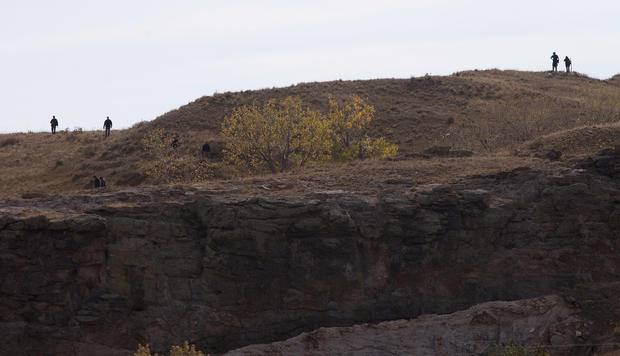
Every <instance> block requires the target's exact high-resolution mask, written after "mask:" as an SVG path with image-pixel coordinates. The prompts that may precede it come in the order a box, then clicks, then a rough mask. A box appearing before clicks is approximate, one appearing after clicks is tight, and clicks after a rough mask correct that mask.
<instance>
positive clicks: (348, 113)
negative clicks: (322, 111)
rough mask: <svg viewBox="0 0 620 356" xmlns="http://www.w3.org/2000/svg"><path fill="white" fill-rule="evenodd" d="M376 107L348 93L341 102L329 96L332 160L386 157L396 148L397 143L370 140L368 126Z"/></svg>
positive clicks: (396, 149) (394, 151) (380, 139)
mask: <svg viewBox="0 0 620 356" xmlns="http://www.w3.org/2000/svg"><path fill="white" fill-rule="evenodd" d="M374 114H375V108H374V107H373V106H372V105H368V104H366V102H365V101H364V99H362V98H361V97H359V96H357V95H351V96H350V97H349V100H347V101H345V102H344V103H343V104H342V108H341V105H339V104H338V102H337V101H336V100H334V99H333V98H332V97H331V96H330V98H329V112H328V114H327V116H328V120H329V123H330V127H331V140H332V145H331V159H332V160H335V161H351V160H353V159H356V158H357V159H364V158H368V157H382V158H384V157H387V156H391V155H393V154H395V153H396V151H398V146H397V145H395V144H391V143H389V142H387V141H386V140H385V139H383V138H379V139H375V140H373V139H371V138H370V137H369V136H368V125H369V124H370V122H371V121H372V119H373V116H374Z"/></svg>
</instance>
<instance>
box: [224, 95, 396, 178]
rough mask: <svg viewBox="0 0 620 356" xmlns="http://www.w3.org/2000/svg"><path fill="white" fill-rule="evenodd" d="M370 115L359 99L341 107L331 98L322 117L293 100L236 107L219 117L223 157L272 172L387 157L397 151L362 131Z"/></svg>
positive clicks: (370, 117)
mask: <svg viewBox="0 0 620 356" xmlns="http://www.w3.org/2000/svg"><path fill="white" fill-rule="evenodd" d="M374 112H375V109H374V107H373V106H371V105H368V104H366V103H365V102H364V100H363V99H361V98H360V97H358V96H351V97H350V98H349V100H348V101H346V102H345V103H344V104H343V106H342V108H341V107H340V105H339V104H338V103H337V102H336V101H335V100H333V99H332V98H331V97H330V99H329V112H328V113H327V114H323V113H320V112H318V111H314V110H311V109H309V108H307V107H304V106H303V104H302V101H301V99H299V98H292V97H287V98H286V99H284V100H282V101H280V102H277V101H276V100H269V101H267V102H266V103H265V104H264V105H263V106H258V105H256V104H254V105H251V106H241V107H238V108H235V109H233V111H232V112H231V113H230V114H229V115H227V116H226V117H225V118H224V122H223V124H222V134H223V136H225V137H226V149H225V154H226V156H227V157H228V159H230V160H231V161H233V162H235V163H236V164H237V165H239V166H244V167H246V168H248V169H250V170H265V169H267V170H270V171H271V172H273V173H276V172H283V171H285V170H287V169H289V168H291V167H296V166H297V167H300V166H304V165H306V164H309V163H313V162H325V161H330V160H336V161H350V160H353V159H357V158H359V159H362V158H367V157H386V156H389V155H392V154H394V153H396V151H397V149H398V146H396V145H394V144H390V143H388V142H387V141H385V140H384V139H382V138H379V139H375V140H373V139H371V138H370V137H369V136H368V134H367V132H366V131H367V126H368V124H369V123H370V122H371V121H372V117H373V115H374Z"/></svg>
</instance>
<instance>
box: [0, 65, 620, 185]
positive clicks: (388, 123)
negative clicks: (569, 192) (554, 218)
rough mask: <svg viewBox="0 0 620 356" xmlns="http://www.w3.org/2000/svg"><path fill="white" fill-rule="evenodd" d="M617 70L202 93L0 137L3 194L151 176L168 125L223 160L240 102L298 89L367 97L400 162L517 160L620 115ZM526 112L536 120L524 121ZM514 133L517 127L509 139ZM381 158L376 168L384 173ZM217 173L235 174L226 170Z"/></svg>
mask: <svg viewBox="0 0 620 356" xmlns="http://www.w3.org/2000/svg"><path fill="white" fill-rule="evenodd" d="M617 77H618V76H616V77H614V78H612V79H610V80H608V81H601V80H596V79H591V78H588V77H586V76H583V75H580V74H576V73H571V74H565V73H558V74H555V75H551V74H550V73H547V72H519V71H499V70H488V71H468V72H459V73H455V74H453V75H450V76H425V77H419V78H410V79H376V80H358V81H332V82H323V83H302V84H298V85H293V86H290V87H286V88H273V89H263V90H255V91H244V92H237V93H222V94H215V95H213V96H205V97H202V98H199V99H197V100H195V101H194V102H191V103H189V104H187V105H184V106H182V107H180V108H179V109H177V110H173V111H171V112H169V113H166V114H164V115H162V116H160V117H158V118H157V119H155V120H153V121H151V122H143V123H140V124H137V125H135V127H133V128H131V129H128V130H121V131H113V132H112V136H111V137H109V138H108V139H104V138H103V134H102V133H101V132H80V131H73V132H59V133H58V134H57V135H50V134H48V133H19V134H8V135H0V165H1V166H2V167H3V175H2V176H1V177H0V196H20V195H22V194H27V196H36V195H40V194H57V193H64V192H72V191H79V190H82V189H87V188H89V187H90V184H91V183H90V182H91V178H92V176H93V175H94V174H96V175H100V176H104V177H105V178H106V179H107V181H108V183H109V185H110V186H113V187H124V186H135V185H139V184H145V183H154V181H152V180H150V179H148V177H147V176H145V174H144V163H145V162H146V161H148V160H149V156H148V154H147V153H146V152H145V151H144V150H143V148H142V145H141V143H140V140H141V139H142V138H143V137H144V136H145V135H146V134H147V133H148V132H149V131H150V130H152V129H154V128H164V129H166V130H168V131H169V132H171V133H173V134H175V135H177V136H178V137H179V139H180V143H181V145H180V147H179V151H181V152H182V154H184V155H187V156H197V155H199V154H200V152H199V151H200V147H201V145H202V143H203V142H205V141H208V142H210V143H211V144H212V147H213V149H214V151H215V159H218V158H217V153H218V152H219V151H220V150H221V148H222V146H223V142H222V139H221V137H219V128H220V125H221V123H222V120H223V118H224V116H225V115H226V114H227V113H229V112H230V111H231V110H232V109H233V108H235V107H237V106H240V105H248V104H251V103H261V102H264V101H265V100H268V99H273V98H275V99H283V98H285V97H287V96H297V97H300V98H301V99H302V100H303V101H304V103H306V104H307V105H309V106H310V107H312V108H314V109H318V110H326V109H327V105H328V95H333V96H334V97H335V98H336V99H343V98H346V97H347V96H349V95H351V94H357V95H359V96H362V97H363V98H365V99H366V100H367V101H368V103H370V104H371V105H374V106H375V108H376V115H375V119H374V121H373V122H372V127H371V129H370V131H371V132H370V133H371V135H372V136H375V137H378V136H383V137H385V138H386V139H388V140H390V141H392V142H395V143H397V144H398V145H399V147H400V150H399V152H400V153H399V155H398V157H396V159H399V160H416V159H419V158H420V156H419V153H420V152H422V151H424V150H425V149H427V148H429V147H432V146H437V145H447V146H452V147H453V148H462V149H469V150H473V151H475V152H477V153H478V154H485V155H488V154H492V155H497V154H504V155H508V156H506V157H505V158H506V160H514V157H509V156H510V155H509V154H508V153H509V152H510V151H511V150H513V149H514V148H517V147H519V145H520V144H522V143H523V142H525V141H528V140H534V139H536V138H538V137H543V136H545V135H549V134H552V133H553V132H559V131H562V130H567V129H572V128H574V127H580V126H592V125H599V124H606V123H609V122H614V121H617V120H619V119H620V86H618V85H617V82H618V79H617ZM532 103H533V104H532ZM516 108H518V110H517V109H516ZM542 108H548V110H547V111H544V110H542ZM526 116H527V117H530V116H531V120H529V121H527V120H523V119H522V118H524V117H526ZM502 120H504V121H502ZM489 123H494V125H495V126H492V127H491V126H490V125H489ZM528 125H529V126H528ZM513 126H514V127H513ZM493 130H495V131H503V132H500V133H499V134H497V133H496V132H495V131H493ZM512 133H520V134H519V136H518V137H516V136H515V137H511V135H512ZM502 135H503V136H502ZM610 135H611V136H609V137H607V141H606V142H608V143H609V144H610V146H613V143H614V142H616V143H617V142H618V141H619V139H618V136H617V131H613V130H612V132H611V134H610ZM487 137H495V138H496V140H495V142H494V143H492V144H491V145H488V147H487V143H486V142H482V141H481V138H484V139H486V138H487ZM549 139H550V140H551V139H553V138H552V137H550V138H549ZM593 139H596V138H595V137H593ZM543 146H544V145H543ZM545 147H546V146H545ZM563 147H565V146H563ZM568 147H569V148H570V147H572V146H570V145H569V146H568ZM583 147H584V149H582V150H580V151H579V153H580V154H586V153H594V152H596V150H597V149H598V148H599V145H594V144H593V145H591V146H590V145H588V144H587V142H586V143H585V144H584V145H583ZM506 152H508V153H506ZM381 164H382V163H372V164H370V166H372V167H377V168H376V169H373V171H375V172H379V171H381V169H379V168H378V166H379V167H380V165H381ZM362 165H363V163H362ZM327 167H333V165H327ZM312 169H315V170H316V169H319V170H320V168H312ZM218 178H221V179H228V178H231V176H230V175H227V174H226V173H225V172H224V173H221V174H219V175H218Z"/></svg>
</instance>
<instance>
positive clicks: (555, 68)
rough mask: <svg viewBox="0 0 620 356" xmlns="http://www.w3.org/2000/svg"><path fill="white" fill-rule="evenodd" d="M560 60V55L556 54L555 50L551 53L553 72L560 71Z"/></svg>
mask: <svg viewBox="0 0 620 356" xmlns="http://www.w3.org/2000/svg"><path fill="white" fill-rule="evenodd" d="M559 62H560V57H558V55H557V54H555V52H553V54H552V55H551V63H552V65H553V67H552V69H551V71H552V72H557V71H558V63H559Z"/></svg>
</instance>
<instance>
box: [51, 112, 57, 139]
mask: <svg viewBox="0 0 620 356" xmlns="http://www.w3.org/2000/svg"><path fill="white" fill-rule="evenodd" d="M50 125H52V135H53V134H55V133H56V126H58V120H56V115H52V120H51V121H50Z"/></svg>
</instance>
